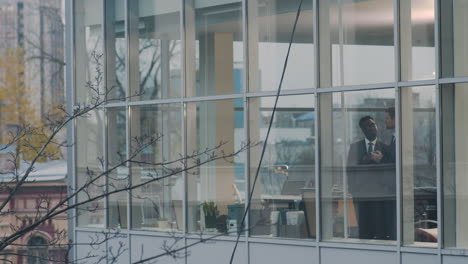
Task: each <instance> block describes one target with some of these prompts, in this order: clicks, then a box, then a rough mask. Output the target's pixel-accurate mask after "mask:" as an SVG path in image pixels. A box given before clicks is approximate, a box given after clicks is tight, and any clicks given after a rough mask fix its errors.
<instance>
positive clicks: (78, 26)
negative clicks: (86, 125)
mask: <svg viewBox="0 0 468 264" xmlns="http://www.w3.org/2000/svg"><path fill="white" fill-rule="evenodd" d="M73 3H74V15H75V16H74V18H75V30H74V33H75V36H74V37H75V38H74V48H75V56H74V58H75V65H74V70H75V97H76V98H75V103H87V102H89V101H90V100H91V99H92V98H93V97H95V96H96V94H95V93H93V91H92V90H91V89H89V88H88V87H87V86H86V83H87V82H88V81H90V82H93V84H96V85H97V83H95V82H94V81H95V78H96V76H97V74H98V71H96V67H99V69H100V70H101V71H102V70H104V68H103V66H102V65H104V59H103V57H102V55H103V47H102V45H103V41H102V39H103V36H102V34H103V33H102V22H101V21H102V1H100V0H77V1H73ZM99 77H100V78H102V77H104V76H99ZM103 87H104V84H103V83H100V86H98V88H101V89H102V88H103ZM101 92H102V91H101Z"/></svg>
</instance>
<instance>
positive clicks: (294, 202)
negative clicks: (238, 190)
mask: <svg viewBox="0 0 468 264" xmlns="http://www.w3.org/2000/svg"><path fill="white" fill-rule="evenodd" d="M314 100H315V98H314V95H301V96H282V97H280V98H279V104H278V107H277V109H276V112H275V117H274V120H273V126H272V130H271V132H270V136H269V139H268V143H267V144H268V145H267V147H266V152H265V156H264V158H263V160H262V163H261V167H260V171H259V178H258V180H257V184H256V188H255V190H254V192H253V198H252V204H251V210H250V215H251V216H250V223H251V228H250V234H251V235H252V236H259V237H283V238H296V239H298V238H300V239H306V238H315V235H316V232H315V223H316V221H315V215H316V214H315V134H314V133H315V130H314V128H315V109H314V104H315V103H314ZM274 101H275V97H262V98H253V99H251V100H250V115H251V118H250V137H251V140H252V141H253V142H260V143H261V144H265V137H266V133H267V130H268V126H269V122H270V119H271V117H272V111H273V106H274ZM261 150H262V146H258V147H255V148H252V149H251V150H250V175H252V177H251V180H252V184H253V180H254V179H253V177H254V176H255V175H256V171H257V167H258V165H259V159H260V155H261Z"/></svg>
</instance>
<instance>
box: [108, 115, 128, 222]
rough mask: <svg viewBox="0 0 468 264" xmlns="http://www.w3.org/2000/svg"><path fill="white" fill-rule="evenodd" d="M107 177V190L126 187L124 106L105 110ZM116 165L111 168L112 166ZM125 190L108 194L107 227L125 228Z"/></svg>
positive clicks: (125, 120)
mask: <svg viewBox="0 0 468 264" xmlns="http://www.w3.org/2000/svg"><path fill="white" fill-rule="evenodd" d="M107 158H108V161H107V166H108V169H109V170H111V172H110V173H109V174H108V177H107V189H108V192H113V191H115V190H121V189H124V188H127V187H128V166H127V163H123V164H122V162H123V161H125V160H126V159H127V113H126V111H125V108H123V107H119V108H109V109H108V110H107ZM114 167H116V168H115V169H113V170H112V168H114ZM127 200H128V199H127V192H126V191H121V192H117V193H115V194H112V195H109V196H108V222H109V223H108V224H109V227H118V228H127Z"/></svg>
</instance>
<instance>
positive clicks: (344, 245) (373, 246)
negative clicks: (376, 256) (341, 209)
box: [319, 241, 397, 253]
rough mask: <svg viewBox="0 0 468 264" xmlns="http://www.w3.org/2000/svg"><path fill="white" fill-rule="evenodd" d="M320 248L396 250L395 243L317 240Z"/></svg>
mask: <svg viewBox="0 0 468 264" xmlns="http://www.w3.org/2000/svg"><path fill="white" fill-rule="evenodd" d="M377 243H378V242H377ZM319 246H320V247H321V248H346V249H356V250H366V251H367V250H372V251H389V252H395V253H396V252H397V245H396V244H393V245H379V244H370V242H369V243H350V242H344V241H343V242H332V241H330V242H319Z"/></svg>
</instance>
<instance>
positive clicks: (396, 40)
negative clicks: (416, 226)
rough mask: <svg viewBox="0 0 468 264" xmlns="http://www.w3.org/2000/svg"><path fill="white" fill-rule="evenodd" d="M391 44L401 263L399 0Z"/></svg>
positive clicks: (395, 12) (396, 6) (398, 241)
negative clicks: (393, 63) (393, 71)
mask: <svg viewBox="0 0 468 264" xmlns="http://www.w3.org/2000/svg"><path fill="white" fill-rule="evenodd" d="M393 17H394V18H393V21H394V26H393V45H394V54H395V56H394V62H395V88H394V89H395V119H396V120H395V136H396V144H395V147H396V149H395V170H396V171H395V174H396V175H395V176H396V177H395V181H396V185H395V186H396V192H395V196H396V197H395V199H396V202H395V205H396V208H395V209H396V253H397V263H401V260H402V257H401V246H402V221H401V219H402V205H403V204H402V199H401V198H402V197H401V193H402V192H401V188H402V186H401V184H402V180H401V179H402V170H401V118H400V115H401V114H400V113H401V105H400V103H401V101H400V99H401V98H400V87H399V86H398V82H399V80H400V79H401V59H400V55H401V50H400V0H394V1H393Z"/></svg>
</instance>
